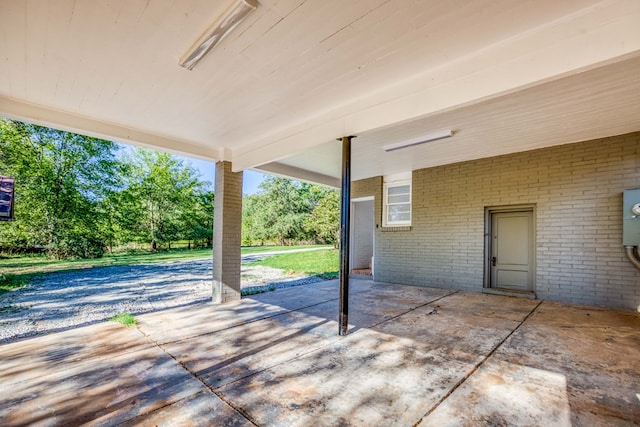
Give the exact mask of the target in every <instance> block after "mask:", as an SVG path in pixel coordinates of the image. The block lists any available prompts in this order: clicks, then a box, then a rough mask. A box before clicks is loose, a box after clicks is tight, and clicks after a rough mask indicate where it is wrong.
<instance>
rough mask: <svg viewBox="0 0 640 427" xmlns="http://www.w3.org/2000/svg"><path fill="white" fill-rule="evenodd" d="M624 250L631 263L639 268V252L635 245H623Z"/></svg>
mask: <svg viewBox="0 0 640 427" xmlns="http://www.w3.org/2000/svg"><path fill="white" fill-rule="evenodd" d="M624 250H625V252H626V253H627V258H629V261H631V263H632V264H633V265H635V266H636V268H637V269H638V270H640V254H639V253H638V247H637V246H625V247H624Z"/></svg>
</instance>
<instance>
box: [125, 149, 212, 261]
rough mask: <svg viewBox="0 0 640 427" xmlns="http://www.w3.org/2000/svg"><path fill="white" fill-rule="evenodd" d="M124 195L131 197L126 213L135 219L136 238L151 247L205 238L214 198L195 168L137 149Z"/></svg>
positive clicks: (163, 154)
mask: <svg viewBox="0 0 640 427" xmlns="http://www.w3.org/2000/svg"><path fill="white" fill-rule="evenodd" d="M131 165H132V171H131V174H130V176H129V183H128V187H127V189H126V190H125V191H124V193H125V194H124V195H123V196H124V197H126V198H128V199H130V200H133V203H131V204H129V205H128V210H129V212H127V216H128V217H129V218H133V219H134V220H135V222H134V223H133V224H128V228H129V229H131V230H135V232H136V236H135V237H136V239H137V240H139V241H143V242H147V243H149V244H150V245H151V248H152V249H153V250H156V249H157V248H158V245H160V244H166V245H168V246H169V247H170V245H171V242H172V241H176V240H182V239H188V240H197V239H202V238H204V239H207V237H206V236H205V234H206V232H205V231H204V230H205V229H207V230H210V229H211V228H210V226H211V222H212V219H211V217H212V216H213V206H212V203H213V197H212V194H211V193H209V194H207V193H206V190H205V184H204V183H203V182H202V181H200V179H199V176H198V173H197V171H195V170H194V169H193V168H192V167H191V166H189V165H185V164H183V162H182V161H180V160H178V159H176V158H175V157H173V156H171V155H170V154H167V153H159V152H156V151H151V150H142V149H139V150H137V151H136V152H135V154H134V156H133V159H132V163H131Z"/></svg>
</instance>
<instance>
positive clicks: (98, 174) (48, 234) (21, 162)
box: [0, 120, 121, 258]
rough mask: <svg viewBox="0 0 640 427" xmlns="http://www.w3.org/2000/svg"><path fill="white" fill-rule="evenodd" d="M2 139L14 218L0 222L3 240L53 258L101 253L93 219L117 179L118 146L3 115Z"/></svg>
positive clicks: (3, 167) (100, 238)
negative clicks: (12, 187) (13, 182)
mask: <svg viewBox="0 0 640 427" xmlns="http://www.w3.org/2000/svg"><path fill="white" fill-rule="evenodd" d="M0 144H1V145H0V150H1V152H2V160H1V162H0V173H3V174H7V175H12V176H14V177H15V178H16V209H15V212H16V214H15V215H16V221H15V222H13V223H10V224H7V226H6V227H5V226H3V227H2V229H1V231H0V233H2V234H1V235H0V236H1V237H2V242H3V246H4V247H6V246H9V247H12V246H14V247H23V248H24V247H32V248H33V247H42V248H44V249H45V250H46V251H47V253H48V254H49V255H50V256H52V257H55V258H68V257H96V256H101V255H102V253H103V251H104V244H103V241H104V239H103V236H101V235H100V231H99V229H98V228H97V227H96V226H95V224H96V218H99V216H100V215H99V210H98V205H99V203H100V201H101V200H102V199H104V198H105V197H107V196H108V194H109V193H110V192H112V191H115V190H116V189H117V188H118V186H119V184H120V182H119V177H120V176H121V174H120V173H119V166H120V163H119V162H118V161H117V159H116V155H115V152H116V150H117V146H116V145H115V144H114V143H112V142H109V141H104V140H100V139H96V138H90V137H86V136H81V135H76V134H72V133H68V132H63V131H58V130H54V129H48V128H44V127H40V126H35V125H26V124H22V123H17V122H11V121H7V120H2V121H0ZM16 238H17V239H16Z"/></svg>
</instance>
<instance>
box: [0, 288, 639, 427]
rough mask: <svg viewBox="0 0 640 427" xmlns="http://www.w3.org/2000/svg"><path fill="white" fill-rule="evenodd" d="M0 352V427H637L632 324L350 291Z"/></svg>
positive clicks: (96, 331) (205, 307)
mask: <svg viewBox="0 0 640 427" xmlns="http://www.w3.org/2000/svg"><path fill="white" fill-rule="evenodd" d="M337 295H338V291H337V283H336V282H335V281H331V282H323V283H320V284H314V285H307V286H301V287H297V288H288V289H282V290H278V291H275V292H269V293H265V294H261V295H256V296H254V297H251V298H246V299H243V300H242V301H239V302H237V303H231V304H227V305H222V306H215V305H212V304H210V303H205V304H198V305H191V306H188V307H178V308H172V309H168V310H163V311H158V312H155V313H150V314H145V315H141V316H139V320H140V326H139V328H138V329H136V328H131V329H127V328H124V327H122V326H120V325H117V324H114V323H109V322H107V323H101V324H96V325H92V326H88V327H84V328H78V329H74V330H69V331H65V332H62V333H57V334H52V335H48V336H44V337H38V338H33V339H29V340H24V341H21V342H16V343H12V344H6V345H1V346H0V360H2V370H1V371H0V424H2V425H3V426H17V425H34V424H35V425H79V424H83V423H88V424H93V425H119V424H122V425H215V426H222V425H225V426H227V425H230V426H233V425H238V426H245V425H246V426H251V425H258V426H335V425H359V426H403V425H406V426H412V425H415V424H419V425H420V426H431V425H433V426H442V425H469V426H475V425H491V426H506V425H539V426H569V425H572V424H573V425H582V426H598V425H638V424H640V401H639V399H640V358H639V357H638V351H639V350H640V313H636V312H632V311H623V310H606V309H601V308H595V307H589V306H577V305H569V304H559V303H554V302H546V301H545V302H540V301H533V300H526V299H518V298H510V297H503V296H495V295H485V294H475V293H464V292H450V291H445V290H441V289H433V288H417V287H408V286H399V285H388V284H378V283H373V282H367V281H352V292H351V308H350V318H349V319H350V324H351V326H350V334H349V335H348V336H347V337H338V336H337V324H336V321H335V319H336V317H337V316H336V313H337V299H336V298H337Z"/></svg>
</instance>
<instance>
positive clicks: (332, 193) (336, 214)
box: [306, 190, 340, 248]
mask: <svg viewBox="0 0 640 427" xmlns="http://www.w3.org/2000/svg"><path fill="white" fill-rule="evenodd" d="M306 227H307V229H308V230H311V231H312V232H313V233H314V235H315V237H316V239H317V241H318V242H319V243H328V244H332V245H334V246H335V247H336V248H337V247H338V241H339V240H340V236H339V232H340V193H339V192H338V191H336V190H327V191H325V192H324V193H323V195H322V198H321V199H320V201H319V202H318V204H317V206H316V207H315V209H314V210H313V212H312V213H311V216H310V217H309V220H308V221H307V224H306Z"/></svg>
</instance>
